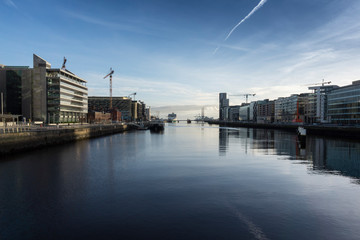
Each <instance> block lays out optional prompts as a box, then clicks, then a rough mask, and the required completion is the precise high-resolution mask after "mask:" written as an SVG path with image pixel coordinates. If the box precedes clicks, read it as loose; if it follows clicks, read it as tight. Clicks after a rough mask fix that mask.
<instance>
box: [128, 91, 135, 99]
mask: <svg viewBox="0 0 360 240" xmlns="http://www.w3.org/2000/svg"><path fill="white" fill-rule="evenodd" d="M131 95H132V96H134V100H135V95H136V92H134V93H132V94H130V95H129V96H128V97H129V98H130V96H131Z"/></svg>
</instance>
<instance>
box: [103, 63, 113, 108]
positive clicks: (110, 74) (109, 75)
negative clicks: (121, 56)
mask: <svg viewBox="0 0 360 240" xmlns="http://www.w3.org/2000/svg"><path fill="white" fill-rule="evenodd" d="M113 74H114V70H112V68H110V73H109V74H108V75H106V76H105V77H104V79H105V78H107V77H110V106H109V109H110V110H111V109H112V75H113Z"/></svg>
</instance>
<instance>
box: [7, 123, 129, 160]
mask: <svg viewBox="0 0 360 240" xmlns="http://www.w3.org/2000/svg"><path fill="white" fill-rule="evenodd" d="M130 128H131V127H129V126H128V125H122V124H116V125H95V126H93V125H88V126H84V127H70V128H53V129H41V128H40V129H38V130H37V131H28V132H21V133H8V134H0V155H4V154H9V153H15V152H20V151H27V150H31V149H35V148H41V147H46V146H50V145H55V144H62V143H67V142H72V141H77V140H82V139H88V138H94V137H100V136H104V135H110V134H114V133H120V132H124V131H126V130H129V129H130Z"/></svg>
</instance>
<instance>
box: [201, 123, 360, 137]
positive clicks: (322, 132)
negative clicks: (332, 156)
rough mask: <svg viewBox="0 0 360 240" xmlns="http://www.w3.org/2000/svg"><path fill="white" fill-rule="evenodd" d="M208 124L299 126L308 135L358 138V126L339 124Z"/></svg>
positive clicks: (283, 127)
mask: <svg viewBox="0 0 360 240" xmlns="http://www.w3.org/2000/svg"><path fill="white" fill-rule="evenodd" d="M208 123H209V124H218V125H219V126H226V127H245V128H265V129H281V130H289V131H295V130H296V129H297V128H298V127H299V126H302V127H304V128H305V129H306V133H307V134H308V135H319V136H329V137H346V138H352V139H357V140H360V127H356V126H340V125H301V124H300V125H299V124H291V123H290V124H285V123H283V124H276V123H268V124H263V123H243V122H227V121H208Z"/></svg>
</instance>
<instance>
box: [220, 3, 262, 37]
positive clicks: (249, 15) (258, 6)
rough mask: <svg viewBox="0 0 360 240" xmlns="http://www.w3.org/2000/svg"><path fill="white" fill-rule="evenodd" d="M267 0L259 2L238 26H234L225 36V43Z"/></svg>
mask: <svg viewBox="0 0 360 240" xmlns="http://www.w3.org/2000/svg"><path fill="white" fill-rule="evenodd" d="M266 1H267V0H260V2H259V4H258V5H257V6H256V7H254V9H253V10H252V11H251V12H250V13H249V14H248V15H247V16H246V17H244V18H243V19H242V20H241V21H240V22H239V23H238V24H236V26H235V27H233V29H231V31H230V32H229V34H228V35H227V36H226V38H225V40H224V41H226V40H227V39H228V38H229V37H230V36H231V34H232V33H233V32H234V31H235V29H236V28H237V27H238V26H240V24H242V23H243V22H245V20H246V19H248V18H249V17H251V15H253V14H254V13H255V12H256V11H257V10H259V8H261V7H262V6H263V5H264V4H265V3H266Z"/></svg>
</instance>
